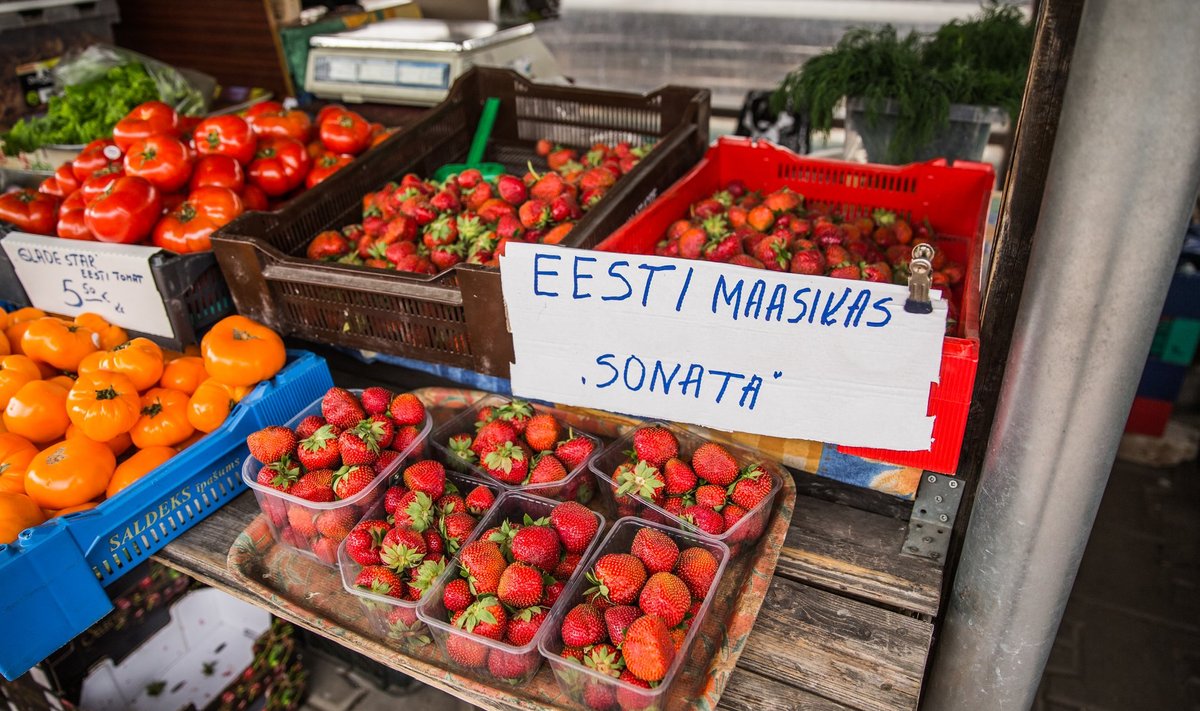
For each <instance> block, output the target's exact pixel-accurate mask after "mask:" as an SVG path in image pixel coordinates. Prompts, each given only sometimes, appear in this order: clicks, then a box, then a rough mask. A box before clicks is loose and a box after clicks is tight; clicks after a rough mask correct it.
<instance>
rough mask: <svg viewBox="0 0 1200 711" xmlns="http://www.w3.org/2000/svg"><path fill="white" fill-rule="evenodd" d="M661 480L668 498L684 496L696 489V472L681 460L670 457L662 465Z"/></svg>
mask: <svg viewBox="0 0 1200 711" xmlns="http://www.w3.org/2000/svg"><path fill="white" fill-rule="evenodd" d="M663 480H664V481H665V483H666V487H665V489H666V493H667V495H668V496H678V495H680V494H685V493H687V492H689V491H691V490H692V489H694V488H695V487H696V472H694V471H692V468H691V467H690V466H688V464H687V462H685V461H683V460H682V459H678V458H675V457H672V458H671V459H668V460H667V462H666V464H664V465H663Z"/></svg>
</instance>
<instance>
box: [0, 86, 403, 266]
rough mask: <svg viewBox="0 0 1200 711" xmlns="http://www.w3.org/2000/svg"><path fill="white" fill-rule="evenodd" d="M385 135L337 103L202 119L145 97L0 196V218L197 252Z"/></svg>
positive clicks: (86, 236)
mask: <svg viewBox="0 0 1200 711" xmlns="http://www.w3.org/2000/svg"><path fill="white" fill-rule="evenodd" d="M386 137H387V133H386V132H385V131H384V129H383V127H382V126H380V125H379V124H371V123H368V122H367V121H366V120H365V119H364V118H363V117H361V116H359V115H358V114H356V113H354V112H352V111H347V110H346V109H344V108H342V107H340V106H329V107H326V108H324V109H322V110H321V113H320V114H318V116H317V122H316V125H315V126H314V125H313V122H312V121H311V120H310V119H309V117H308V115H307V114H305V113H304V112H303V111H291V110H287V109H285V108H284V106H283V105H282V104H280V103H278V102H275V101H264V102H261V103H259V104H255V105H254V106H253V107H251V108H250V109H248V110H247V111H246V113H245V114H244V116H237V115H232V114H231V115H225V116H211V117H209V118H205V119H202V120H201V119H196V118H191V117H187V116H180V115H179V114H177V113H176V112H175V111H174V110H173V109H172V108H171V107H170V106H168V105H166V104H164V103H162V102H159V101H149V102H146V103H144V104H142V105H140V106H138V107H137V108H135V109H134V110H133V111H131V112H130V113H129V115H128V116H126V117H125V118H123V119H121V121H119V122H118V123H117V125H116V126H115V127H114V128H113V135H112V138H111V139H109V138H103V139H97V140H95V141H92V142H91V143H89V144H88V145H87V146H86V147H85V148H84V149H83V151H81V152H80V154H79V155H78V156H76V157H75V159H74V160H71V161H68V162H66V163H63V164H62V165H61V166H59V167H58V170H56V171H55V173H54V176H53V177H51V178H47V179H46V180H45V182H43V183H42V185H41V186H40V187H39V188H38V189H37V190H36V191H33V190H18V191H14V192H10V193H8V194H6V195H3V196H0V221H3V222H10V223H12V224H14V225H16V227H17V228H18V229H21V230H23V231H26V232H33V233H35V234H44V235H53V234H57V235H58V236H59V237H63V238H65V239H78V240H98V241H101V242H115V243H119V244H141V243H151V244H154V245H155V246H158V247H162V248H163V249H168V250H171V251H172V252H178V253H190V252H202V251H206V250H208V249H210V248H211V241H210V237H211V235H212V233H213V232H214V231H216V230H217V229H218V228H220V227H221V226H223V225H225V224H226V223H228V222H229V221H231V220H233V218H235V217H237V216H238V215H240V214H241V213H242V211H243V210H265V209H267V208H268V207H269V206H270V205H271V204H272V202H273V201H281V200H285V199H287V198H288V197H290V196H291V195H292V194H294V193H296V192H299V191H302V190H304V189H306V188H311V187H312V186H313V185H316V184H317V183H319V182H321V181H322V180H324V179H325V178H327V177H329V176H330V175H332V174H333V172H335V171H336V170H338V169H339V168H341V167H342V166H345V165H346V164H348V163H349V162H350V161H352V160H354V157H355V156H356V155H358V154H359V153H362V152H363V151H365V150H367V149H368V148H370V147H371V146H372V145H374V144H375V143H378V142H380V141H382V140H383V139H384V138H386Z"/></svg>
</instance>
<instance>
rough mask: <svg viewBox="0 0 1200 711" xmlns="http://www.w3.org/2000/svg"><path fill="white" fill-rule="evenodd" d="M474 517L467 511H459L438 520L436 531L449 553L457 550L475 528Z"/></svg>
mask: <svg viewBox="0 0 1200 711" xmlns="http://www.w3.org/2000/svg"><path fill="white" fill-rule="evenodd" d="M475 523H476V521H475V517H474V516H472V515H471V514H469V513H465V512H459V513H452V514H448V515H446V516H443V517H442V519H441V520H440V521H439V522H438V531H439V532H440V533H441V534H442V538H443V539H444V540H445V541H446V549H447V550H448V551H449V552H450V554H451V555H453V554H454V553H456V552H458V548H459V546H461V545H462V544H463V543H464V542H466V540H467V539H468V538H470V536H471V532H472V531H474V530H475Z"/></svg>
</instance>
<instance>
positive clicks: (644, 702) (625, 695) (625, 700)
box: [617, 669, 654, 711]
mask: <svg viewBox="0 0 1200 711" xmlns="http://www.w3.org/2000/svg"><path fill="white" fill-rule="evenodd" d="M619 678H620V679H621V681H623V682H625V683H626V684H630V685H632V686H636V687H639V688H642V689H647V690H648V689H649V688H650V683H649V682H645V681H642V680H641V679H639V678H637V677H636V676H634V674H633V672H631V671H629V670H628V669H626V670H625V671H623V672H621V676H620V677H619ZM617 705H618V706H620V707H621V709H622V711H642V709H648V708H650V707H651V706H653V705H654V697H653V696H650V695H649V694H642V693H639V692H637V691H630V690H629V689H626V688H624V687H621V686H618V687H617Z"/></svg>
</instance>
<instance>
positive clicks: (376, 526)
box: [346, 519, 391, 565]
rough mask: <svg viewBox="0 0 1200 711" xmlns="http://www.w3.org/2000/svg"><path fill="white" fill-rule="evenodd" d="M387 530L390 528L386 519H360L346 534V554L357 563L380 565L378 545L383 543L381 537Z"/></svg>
mask: <svg viewBox="0 0 1200 711" xmlns="http://www.w3.org/2000/svg"><path fill="white" fill-rule="evenodd" d="M389 530H391V528H390V527H389V526H388V524H387V521H380V520H379V519H367V520H366V521H362V522H361V523H359V524H358V525H357V526H355V527H354V528H353V529H351V530H350V533H349V535H347V536H346V554H347V555H349V556H350V559H351V560H353V561H354V562H355V563H358V564H359V565H381V564H382V561H381V560H380V558H379V547H380V546H381V545H383V537H384V536H386V535H387V532H388V531H389Z"/></svg>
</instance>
